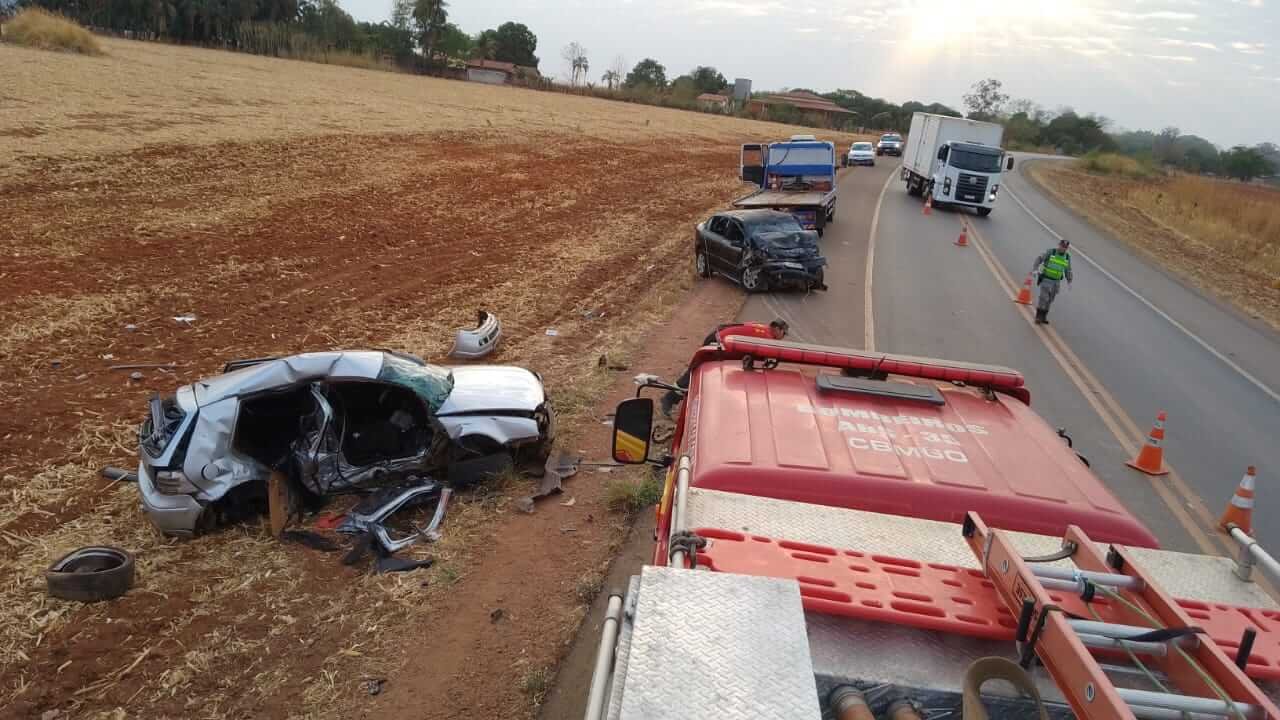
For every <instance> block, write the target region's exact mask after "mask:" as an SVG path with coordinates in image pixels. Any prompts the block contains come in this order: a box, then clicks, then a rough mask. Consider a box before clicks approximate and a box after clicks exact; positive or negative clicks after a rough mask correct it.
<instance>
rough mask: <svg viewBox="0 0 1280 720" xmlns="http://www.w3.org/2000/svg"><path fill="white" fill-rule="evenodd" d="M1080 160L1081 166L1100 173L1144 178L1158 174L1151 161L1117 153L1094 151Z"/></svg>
mask: <svg viewBox="0 0 1280 720" xmlns="http://www.w3.org/2000/svg"><path fill="white" fill-rule="evenodd" d="M1078 162H1079V163H1080V167H1082V168H1084V169H1085V170H1088V171H1089V172H1091V173H1098V174H1100V175H1119V176H1121V177H1127V178H1136V179H1143V178H1149V177H1152V176H1153V175H1156V174H1157V171H1156V168H1155V166H1154V165H1153V164H1152V163H1151V162H1150V161H1146V160H1139V159H1138V158H1132V157H1129V156H1128V155H1118V154H1116V153H1100V152H1097V151H1094V152H1091V153H1088V154H1087V155H1085V156H1084V157H1082V158H1080V160H1079V161H1078Z"/></svg>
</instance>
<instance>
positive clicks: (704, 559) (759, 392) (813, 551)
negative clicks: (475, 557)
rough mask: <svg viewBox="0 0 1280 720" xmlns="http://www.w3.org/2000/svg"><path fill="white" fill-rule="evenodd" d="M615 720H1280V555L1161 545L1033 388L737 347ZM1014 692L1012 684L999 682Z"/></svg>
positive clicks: (669, 539) (675, 476)
mask: <svg viewBox="0 0 1280 720" xmlns="http://www.w3.org/2000/svg"><path fill="white" fill-rule="evenodd" d="M691 368H692V374H691V381H690V386H689V390H688V394H687V396H686V397H685V401H684V404H683V410H682V413H681V416H680V417H679V418H678V420H677V425H676V430H675V435H674V437H673V439H672V452H671V454H670V455H669V456H667V457H663V458H659V459H651V458H650V457H649V455H650V437H651V430H652V424H653V402H652V399H651V398H648V397H643V396H642V393H643V391H644V390H645V389H646V388H659V389H664V390H665V389H668V388H669V387H670V386H669V385H666V384H665V383H662V382H661V381H659V380H657V379H656V378H653V377H652V376H641V377H639V378H637V383H638V384H640V385H641V387H640V389H639V390H637V397H636V398H633V399H630V400H626V401H624V402H623V403H622V404H620V405H619V406H618V409H617V412H616V414H615V421H614V452H613V454H614V458H615V460H617V461H619V462H625V463H645V462H647V463H651V464H655V465H659V466H662V467H665V468H666V471H667V476H666V484H665V487H664V493H663V497H662V501H661V503H660V505H659V507H658V510H657V514H658V530H657V532H656V534H655V535H656V537H655V539H656V544H655V553H654V558H653V564H652V565H650V566H646V567H645V568H644V569H643V571H642V572H641V573H640V574H639V575H638V576H635V577H633V578H631V580H630V584H629V587H628V588H627V590H626V591H625V593H623V592H615V593H614V594H612V595H611V596H610V598H609V602H608V608H607V610H606V616H605V618H604V621H603V624H602V632H601V639H600V645H599V651H598V655H597V660H596V666H595V673H594V675H593V677H592V683H591V689H590V696H589V698H588V708H587V712H586V718H587V719H588V720H597V719H599V718H609V719H610V720H637V719H644V720H654V719H666V718H670V719H672V720H674V719H676V718H679V719H680V720H702V719H703V718H716V719H717V720H724V719H725V718H779V719H781V718H786V719H787V720H809V719H813V720H818V719H819V718H835V719H838V720H847V719H850V718H857V719H858V720H871V719H872V718H891V720H915V719H916V718H924V719H925V720H940V719H941V718H943V717H950V718H956V719H957V720H958V719H959V718H966V720H975V719H980V718H986V717H988V715H991V716H994V717H998V718H1018V719H1021V718H1049V717H1052V718H1055V720H1056V719H1057V718H1067V717H1071V716H1075V717H1078V718H1090V719H1095V718H1096V719H1098V720H1103V719H1105V720H1113V719H1118V718H1124V719H1125V720H1128V719H1129V718H1152V719H1155V720H1175V719H1180V718H1185V719H1187V720H1207V719H1210V718H1228V719H1232V718H1234V719H1237V720H1263V719H1264V718H1272V719H1276V720H1280V710H1277V707H1276V704H1275V701H1276V698H1277V696H1280V607H1278V606H1277V604H1276V603H1275V601H1274V600H1273V599H1272V598H1271V597H1270V596H1269V595H1268V594H1267V593H1266V592H1265V591H1263V590H1262V589H1261V588H1260V587H1259V586H1258V585H1257V584H1255V583H1253V582H1251V581H1250V577H1251V575H1250V569H1251V568H1252V567H1253V566H1254V565H1260V566H1262V567H1264V568H1266V569H1267V570H1268V571H1269V572H1272V573H1274V572H1276V570H1277V565H1276V563H1275V561H1274V560H1273V559H1272V558H1271V557H1270V556H1269V555H1267V554H1266V553H1265V552H1264V551H1262V550H1260V549H1259V548H1257V546H1256V544H1254V543H1253V542H1252V541H1251V540H1249V538H1248V537H1247V536H1246V535H1245V534H1244V533H1242V532H1241V531H1240V530H1239V529H1238V528H1232V536H1233V537H1234V538H1235V539H1236V540H1237V541H1238V542H1239V543H1240V544H1241V548H1242V550H1241V558H1240V560H1238V561H1234V562H1233V560H1231V559H1228V558H1222V557H1211V556H1202V555H1192V554H1186V553H1179V552H1171V551H1166V550H1162V549H1160V548H1159V543H1158V542H1157V540H1156V538H1155V537H1154V536H1152V534H1151V533H1150V532H1149V531H1148V530H1147V529H1146V528H1145V527H1144V526H1143V525H1142V523H1140V522H1139V521H1138V520H1137V519H1136V518H1134V517H1133V516H1131V515H1130V514H1129V513H1128V512H1127V511H1126V510H1125V508H1124V507H1123V506H1122V505H1121V504H1120V503H1119V502H1118V501H1117V500H1116V499H1115V498H1114V497H1113V496H1112V495H1111V494H1110V492H1109V491H1107V489H1106V488H1105V487H1104V486H1103V485H1102V483H1101V481H1100V480H1098V479H1097V477H1096V476H1094V475H1093V473H1092V472H1091V471H1090V469H1089V468H1088V466H1087V463H1086V462H1085V461H1084V460H1083V458H1080V457H1078V456H1077V455H1076V453H1075V452H1074V451H1073V450H1072V449H1071V448H1070V439H1069V437H1067V436H1066V435H1065V433H1063V432H1062V431H1060V430H1059V431H1055V430H1054V429H1053V428H1051V427H1050V426H1049V425H1047V424H1046V423H1045V422H1044V420H1043V419H1041V418H1040V417H1039V416H1038V415H1036V414H1035V413H1034V412H1033V411H1032V410H1031V409H1030V401H1031V396H1030V392H1029V391H1028V389H1027V388H1026V387H1025V386H1024V381H1023V378H1022V376H1021V374H1019V373H1018V372H1016V371H1014V370H1010V369H1007V368H1002V367H997V366H983V365H972V364H966V363H956V362H949V361H943V360H935V359H929V358H916V357H909V356H902V355H892V354H885V353H874V352H863V351H859V350H848V349H842V348H833V347H824V346H815V345H802V344H795V343H789V342H784V341H779V340H768V339H760V338H747V337H739V336H731V337H727V338H724V339H722V344H721V345H717V346H708V347H704V348H702V349H700V350H698V351H697V353H696V354H695V356H694V358H693V361H692V363H691ZM988 679H1002V680H1007V681H1009V683H1010V684H1009V685H1006V684H1004V683H987V684H985V685H984V684H983V683H984V682H985V681H986V680H988Z"/></svg>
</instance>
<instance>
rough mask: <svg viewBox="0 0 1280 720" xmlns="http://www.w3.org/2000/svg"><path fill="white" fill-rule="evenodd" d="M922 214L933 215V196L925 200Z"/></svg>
mask: <svg viewBox="0 0 1280 720" xmlns="http://www.w3.org/2000/svg"><path fill="white" fill-rule="evenodd" d="M921 212H922V213H923V214H925V215H932V214H933V195H929V196H928V197H926V198H925V199H924V210H922V211H921Z"/></svg>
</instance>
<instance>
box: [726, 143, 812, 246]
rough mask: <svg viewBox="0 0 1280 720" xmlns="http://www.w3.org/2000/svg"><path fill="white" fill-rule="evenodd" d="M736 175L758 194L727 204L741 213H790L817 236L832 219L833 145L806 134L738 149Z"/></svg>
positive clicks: (747, 145)
mask: <svg viewBox="0 0 1280 720" xmlns="http://www.w3.org/2000/svg"><path fill="white" fill-rule="evenodd" d="M739 177H741V178H742V180H743V181H744V182H749V183H754V184H755V185H756V186H757V187H759V188H760V189H759V190H756V191H755V192H753V193H751V194H750V195H746V196H743V197H740V198H738V199H737V200H735V201H733V205H734V207H738V208H743V209H757V210H762V209H768V210H782V211H783V212H788V213H791V215H793V216H795V218H796V220H798V221H800V225H801V226H803V227H804V228H805V229H806V230H816V231H818V234H819V235H821V234H822V233H823V229H824V228H825V227H826V225H827V223H829V222H831V221H833V220H834V219H835V216H836V146H835V145H834V144H833V143H830V142H825V141H822V140H818V139H817V138H815V137H814V136H812V135H793V136H791V139H790V140H787V141H784V142H775V143H747V144H745V145H743V146H742V161H741V165H740V174H739Z"/></svg>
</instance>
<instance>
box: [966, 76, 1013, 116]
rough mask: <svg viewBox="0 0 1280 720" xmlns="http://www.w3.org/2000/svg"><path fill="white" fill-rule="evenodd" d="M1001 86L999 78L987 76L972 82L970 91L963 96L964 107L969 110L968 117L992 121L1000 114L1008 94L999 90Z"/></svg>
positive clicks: (1007, 99)
mask: <svg viewBox="0 0 1280 720" xmlns="http://www.w3.org/2000/svg"><path fill="white" fill-rule="evenodd" d="M1001 87H1003V85H1002V84H1001V82H1000V81H999V80H996V79H995V78H987V79H986V80H979V81H978V82H976V83H974V84H973V87H972V88H971V91H970V92H968V93H966V94H965V96H964V107H965V109H966V110H968V111H969V115H968V117H970V118H973V119H974V120H987V121H993V120H995V119H996V118H998V117H999V116H1000V112H1001V110H1003V109H1004V104H1005V103H1006V102H1008V101H1009V96H1008V95H1005V94H1004V93H1002V92H1000V88H1001Z"/></svg>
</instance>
